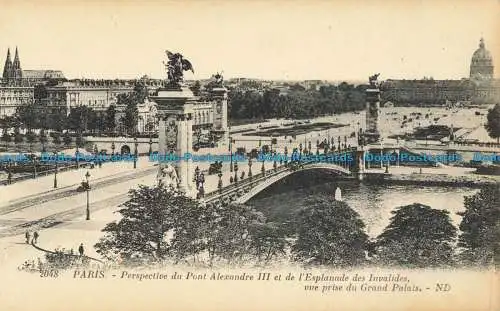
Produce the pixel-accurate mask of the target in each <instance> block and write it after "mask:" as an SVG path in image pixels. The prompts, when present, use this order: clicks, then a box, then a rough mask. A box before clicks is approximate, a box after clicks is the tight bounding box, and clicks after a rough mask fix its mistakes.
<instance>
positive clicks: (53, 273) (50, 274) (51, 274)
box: [40, 270, 59, 278]
mask: <svg viewBox="0 0 500 311" xmlns="http://www.w3.org/2000/svg"><path fill="white" fill-rule="evenodd" d="M58 276H59V271H58V270H42V271H40V277H42V278H57V277H58Z"/></svg>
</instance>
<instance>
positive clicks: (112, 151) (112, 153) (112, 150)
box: [111, 141, 115, 156]
mask: <svg viewBox="0 0 500 311" xmlns="http://www.w3.org/2000/svg"><path fill="white" fill-rule="evenodd" d="M111 155H112V156H114V155H115V142H114V141H113V142H111Z"/></svg>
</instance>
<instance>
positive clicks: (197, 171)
mask: <svg viewBox="0 0 500 311" xmlns="http://www.w3.org/2000/svg"><path fill="white" fill-rule="evenodd" d="M199 175H200V168H199V167H198V166H197V167H196V168H195V169H194V178H193V181H194V182H195V183H196V189H198V188H199V185H198V176H199Z"/></svg>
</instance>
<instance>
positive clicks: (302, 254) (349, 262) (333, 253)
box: [292, 197, 368, 266]
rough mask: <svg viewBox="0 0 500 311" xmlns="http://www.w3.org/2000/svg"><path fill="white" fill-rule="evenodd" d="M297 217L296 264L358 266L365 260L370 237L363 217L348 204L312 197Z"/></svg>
mask: <svg viewBox="0 0 500 311" xmlns="http://www.w3.org/2000/svg"><path fill="white" fill-rule="evenodd" d="M305 206H306V207H305V208H303V209H302V210H300V211H299V213H298V215H297V222H296V227H297V229H296V230H297V235H298V237H297V240H296V242H295V244H294V245H293V247H292V253H293V255H294V259H295V260H296V261H300V262H304V263H306V264H319V265H332V266H356V265H358V264H361V263H363V262H364V260H365V250H367V246H368V236H367V235H366V233H365V232H364V228H365V225H364V223H363V221H362V220H361V219H360V217H359V214H358V213H356V212H355V211H354V210H353V209H352V208H350V207H349V206H348V205H347V204H346V203H345V202H341V201H331V200H329V199H327V198H324V197H309V198H307V199H306V203H305Z"/></svg>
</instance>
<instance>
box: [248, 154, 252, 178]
mask: <svg viewBox="0 0 500 311" xmlns="http://www.w3.org/2000/svg"><path fill="white" fill-rule="evenodd" d="M248 178H250V179H251V178H252V158H250V157H249V158H248Z"/></svg>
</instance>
